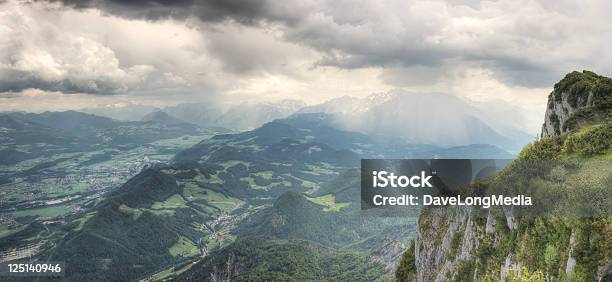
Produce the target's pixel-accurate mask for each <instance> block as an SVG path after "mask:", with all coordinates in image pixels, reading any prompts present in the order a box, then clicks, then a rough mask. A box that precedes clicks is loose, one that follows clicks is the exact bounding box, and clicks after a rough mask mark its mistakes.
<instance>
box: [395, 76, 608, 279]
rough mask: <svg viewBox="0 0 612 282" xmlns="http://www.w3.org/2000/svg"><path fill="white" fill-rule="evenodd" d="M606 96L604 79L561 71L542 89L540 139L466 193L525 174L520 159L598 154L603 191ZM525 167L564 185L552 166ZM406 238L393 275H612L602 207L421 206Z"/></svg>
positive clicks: (544, 181)
mask: <svg viewBox="0 0 612 282" xmlns="http://www.w3.org/2000/svg"><path fill="white" fill-rule="evenodd" d="M610 101H612V80H611V79H609V78H607V77H603V76H599V75H597V74H594V73H592V72H588V71H584V72H582V73H580V72H572V73H570V74H568V75H567V76H566V77H565V78H564V79H563V80H561V81H560V82H559V83H557V84H556V85H555V88H554V90H553V92H552V93H551V94H550V96H549V100H548V105H547V111H546V120H545V122H544V125H543V127H542V138H541V140H539V141H537V142H535V143H532V144H529V145H528V146H526V147H525V148H524V149H523V151H522V152H521V154H520V155H519V157H518V158H517V160H516V161H514V162H513V164H511V165H510V166H508V167H507V168H506V169H505V170H504V171H502V172H501V173H500V174H499V175H496V176H495V177H493V178H492V179H490V180H487V181H485V182H483V183H478V184H476V185H475V186H476V187H470V188H469V189H467V192H465V193H474V191H486V189H489V188H491V187H492V186H493V185H495V183H496V182H500V181H504V178H509V179H510V180H514V178H516V177H517V175H520V173H524V167H520V166H519V165H518V163H520V162H521V160H539V159H556V160H564V159H568V160H576V159H580V160H590V159H597V160H604V162H603V163H604V165H607V164H610V167H607V168H602V167H597V171H599V172H601V173H602V177H603V179H606V180H604V181H607V182H605V183H604V184H602V185H603V186H600V187H603V191H604V193H607V194H605V195H609V193H610V189H609V187H612V186H609V184H610V183H611V182H610V181H612V175H611V174H610V171H612V162H606V161H605V160H612V118H611V116H610V111H611V110H612V103H611V102H610ZM531 173H533V177H530V178H526V181H528V182H533V181H536V180H537V182H538V183H539V185H542V186H543V187H552V188H553V189H557V187H569V186H571V185H569V184H570V181H572V180H571V179H573V178H572V177H573V176H571V175H572V173H564V174H561V175H560V174H559V173H558V168H551V169H548V170H547V169H544V170H541V169H540V170H535V171H533V172H531ZM580 173H584V174H583V175H582V176H585V175H586V176H590V174H591V173H593V171H592V170H590V171H583V172H579V171H576V172H574V173H573V174H576V175H580ZM547 185H548V186H547ZM606 185H607V186H606ZM606 187H607V188H606ZM568 189H575V188H572V187H570V188H568ZM585 189H588V187H587V188H585ZM470 191H471V192H470ZM564 192H568V193H571V192H572V191H571V190H569V191H564ZM574 192H575V191H574ZM583 192H585V191H580V193H583ZM586 192H588V191H586ZM604 198H607V196H604ZM608 212H609V211H608ZM413 244H414V245H411V247H410V248H409V249H408V251H407V252H406V253H405V254H404V255H403V257H402V261H401V262H400V265H399V267H398V270H397V272H396V278H397V280H398V281H559V280H561V281H593V280H600V281H607V280H606V279H612V217H610V216H609V213H603V215H602V216H592V217H578V218H576V217H565V216H547V217H521V216H517V215H516V214H515V213H514V212H513V210H510V209H507V208H496V209H494V208H491V209H481V208H475V207H466V206H457V207H442V208H426V209H424V210H423V211H422V214H421V216H420V218H419V223H418V227H417V236H416V239H415V240H414V243H413ZM520 279H524V280H520Z"/></svg>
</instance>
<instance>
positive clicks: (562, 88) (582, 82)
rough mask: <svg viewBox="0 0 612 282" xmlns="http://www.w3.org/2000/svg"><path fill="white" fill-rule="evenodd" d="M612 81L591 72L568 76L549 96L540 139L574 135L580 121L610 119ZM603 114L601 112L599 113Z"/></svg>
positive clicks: (573, 73)
mask: <svg viewBox="0 0 612 282" xmlns="http://www.w3.org/2000/svg"><path fill="white" fill-rule="evenodd" d="M611 85H612V80H610V78H607V77H604V76H599V75H597V74H595V73H593V72H590V71H582V72H577V71H574V72H572V73H569V74H567V75H566V76H565V77H564V78H563V79H562V80H561V81H559V83H557V84H555V87H554V90H553V91H552V92H551V93H550V95H549V96H548V103H547V107H546V114H545V115H544V124H543V125H542V133H541V135H540V137H541V138H547V137H553V136H557V135H561V134H564V133H567V132H570V131H572V130H573V129H575V128H576V127H577V125H576V124H575V123H576V122H577V119H580V118H582V119H584V118H586V119H589V118H591V119H596V120H602V119H607V118H608V117H609V115H610V108H609V107H607V106H608V105H607V104H608V103H609V99H606V98H608V97H609V94H610V91H612V88H611V87H612V86H611ZM602 106H603V107H602ZM602 109H603V110H604V111H603V112H602V111H599V110H602Z"/></svg>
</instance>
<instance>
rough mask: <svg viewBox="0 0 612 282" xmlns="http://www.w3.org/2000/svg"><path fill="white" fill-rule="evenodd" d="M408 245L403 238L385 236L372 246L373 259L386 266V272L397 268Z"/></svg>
mask: <svg viewBox="0 0 612 282" xmlns="http://www.w3.org/2000/svg"><path fill="white" fill-rule="evenodd" d="M405 250H406V245H405V244H404V242H402V241H401V240H397V239H392V238H385V239H384V240H382V241H381V242H379V243H378V244H376V245H375V246H374V248H372V256H371V260H372V261H373V262H378V263H380V264H382V265H384V266H385V273H391V272H393V271H395V270H396V269H397V266H398V265H399V263H400V260H401V258H402V254H403V253H404V251H405Z"/></svg>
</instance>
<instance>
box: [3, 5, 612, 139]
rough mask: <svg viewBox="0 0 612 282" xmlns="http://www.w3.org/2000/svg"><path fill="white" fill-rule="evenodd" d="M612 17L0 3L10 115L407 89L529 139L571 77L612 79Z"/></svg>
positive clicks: (594, 8) (436, 9) (531, 10)
mask: <svg viewBox="0 0 612 282" xmlns="http://www.w3.org/2000/svg"><path fill="white" fill-rule="evenodd" d="M609 11H612V2H611V1H606V0H602V1H573V0H571V1H563V0H560V1H520V0H509V1H477V0H466V1H461V0H447V1H408V0H403V1H353V0H351V1H343V0H332V1H317V0H303V1H273V0H268V1H265V0H264V1H245V0H212V1H195V0H176V1H170V0H146V1H145V0H142V1H118V0H114V1H103V0H85V1H72V0H67V1H27V2H22V1H2V0H0V110H32V111H40V110H63V109H78V108H83V107H92V106H95V105H105V104H116V103H140V104H151V105H157V106H161V105H169V104H175V103H178V102H187V101H211V102H217V101H222V102H224V103H226V102H227V103H231V102H235V101H242V100H279V99H285V98H290V99H300V100H303V101H305V102H306V103H309V104H315V103H319V102H322V101H325V100H328V99H330V98H334V97H340V96H345V95H350V96H357V97H363V96H367V95H369V94H372V93H381V92H387V91H389V90H391V89H395V88H403V89H406V90H409V91H413V92H415V91H416V92H444V93H449V94H453V95H457V96H460V97H462V98H464V99H467V100H469V101H472V102H474V103H475V104H480V105H485V106H486V105H505V106H508V107H513V108H515V109H517V110H519V111H520V112H521V113H522V114H524V115H525V116H526V118H527V120H529V124H530V125H529V126H531V127H533V126H535V124H536V123H539V122H541V120H542V116H543V111H544V101H545V99H546V96H547V95H548V93H549V92H550V91H551V88H552V85H553V84H554V82H556V81H558V80H559V79H560V78H562V77H563V75H564V74H565V73H567V72H569V71H572V70H582V69H589V70H593V71H595V72H598V73H600V74H603V75H608V76H609V75H610V74H611V73H612V48H610V42H612V29H610V28H609V27H610V26H611V25H612V20H610V17H609ZM531 124H533V125H531Z"/></svg>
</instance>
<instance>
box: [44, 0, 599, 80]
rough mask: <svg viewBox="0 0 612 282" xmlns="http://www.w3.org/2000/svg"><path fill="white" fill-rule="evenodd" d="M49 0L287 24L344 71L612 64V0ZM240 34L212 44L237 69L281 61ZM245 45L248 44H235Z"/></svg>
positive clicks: (520, 74) (514, 73) (291, 34)
mask: <svg viewBox="0 0 612 282" xmlns="http://www.w3.org/2000/svg"><path fill="white" fill-rule="evenodd" d="M50 1H54V2H57V1H59V2H61V3H63V4H64V5H66V6H68V7H73V8H75V9H85V8H95V9H99V10H101V11H103V12H105V13H108V14H111V15H115V16H119V17H123V18H133V19H147V20H153V21H154V20H162V19H175V20H185V19H192V18H195V19H199V20H200V21H201V24H202V25H206V26H209V25H212V26H215V27H218V26H220V28H219V30H221V32H223V31H224V29H223V27H222V25H223V24H225V23H226V22H232V23H238V24H239V25H248V26H250V27H255V28H259V27H261V28H267V27H268V26H267V25H265V24H266V23H272V24H274V25H278V26H279V27H280V30H281V31H282V36H281V37H280V38H279V39H281V40H284V41H286V42H290V43H292V44H297V45H300V46H305V47H307V48H309V49H312V50H316V51H318V52H320V58H319V60H317V61H316V62H314V64H315V65H316V66H333V67H337V68H340V69H358V68H367V67H380V68H383V69H384V70H385V71H393V70H394V69H397V70H402V69H406V68H421V67H426V68H428V70H429V71H431V72H433V71H434V69H435V68H438V69H439V70H440V71H439V72H440V73H444V72H445V70H446V69H448V68H458V67H459V66H461V65H464V66H466V67H467V66H469V67H475V68H486V69H488V70H491V71H492V72H493V73H494V75H495V76H496V78H498V79H499V80H500V81H502V82H504V83H506V84H510V85H520V86H527V87H541V86H548V85H550V84H551V83H552V82H554V81H555V80H558V78H559V76H561V75H562V74H563V73H566V72H568V71H571V70H573V69H575V68H594V69H596V70H597V69H598V68H599V69H602V68H603V70H604V71H605V70H606V69H609V67H608V66H607V64H606V62H603V61H598V60H597V59H594V55H592V54H594V53H593V50H594V49H597V48H604V46H603V45H605V44H603V43H602V42H606V41H609V40H607V39H610V34H609V32H607V31H605V30H598V29H597V28H596V27H598V26H606V24H607V23H608V22H607V21H606V15H605V14H600V13H601V12H600V11H607V10H609V9H608V8H609V7H607V6H609V4H607V3H606V2H605V1H601V2H596V3H594V4H592V5H591V6H589V5H586V6H585V5H579V4H576V3H575V2H574V1H559V3H558V5H554V6H551V5H548V4H546V3H545V2H540V1H528V2H525V3H523V2H520V3H519V2H516V1H478V0H448V1H410V0H401V1H394V0H390V1H385V2H378V1H348V0H335V1H308V0H305V1H290V0H287V1H275V0H263V1H252V0H225V1H224V0H204V1H196V0H176V1H172V0H136V1H118V0H106V1H104V0H85V1H76V0H50ZM585 21H589V22H592V23H593V24H592V25H590V24H584V23H583V22H585ZM597 32H601V33H602V34H597ZM578 34H580V35H581V36H583V37H585V39H584V42H585V44H579V42H577V38H578V36H577V35H578ZM231 40H235V41H231ZM231 40H228V41H225V42H222V44H217V43H212V44H211V46H210V48H209V49H210V50H208V51H210V52H213V53H214V55H215V57H218V58H220V59H221V60H224V62H223V63H224V64H225V65H226V69H227V70H228V71H230V72H234V73H236V74H238V75H240V74H244V73H252V72H256V71H258V70H269V69H271V67H270V66H269V65H271V64H278V63H279V62H277V60H263V59H257V60H255V59H253V58H252V57H258V58H263V57H266V56H270V57H272V56H274V54H275V51H277V50H272V51H270V52H269V53H270V54H265V52H264V53H257V54H252V55H251V54H250V53H249V50H248V47H249V44H251V43H252V40H253V38H248V39H246V40H241V39H240V38H231ZM255 40H256V39H255ZM578 41H579V40H578ZM239 45H241V46H243V49H239V48H238V47H231V46H239ZM598 45H602V46H598ZM219 46H221V48H219ZM228 46H230V47H228ZM601 52H604V51H601ZM241 55H244V56H241ZM604 55H605V54H604ZM234 58H238V59H234ZM242 58H246V59H242ZM265 64H269V65H268V66H266V65H265ZM253 70H255V71H253ZM400 74H401V73H399V74H398V75H392V76H390V77H393V79H392V80H391V81H397V82H398V85H408V84H409V82H410V81H411V79H408V80H407V81H405V82H401V81H400V79H399V78H400ZM432 75H433V77H435V76H436V75H435V74H433V73H432Z"/></svg>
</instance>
